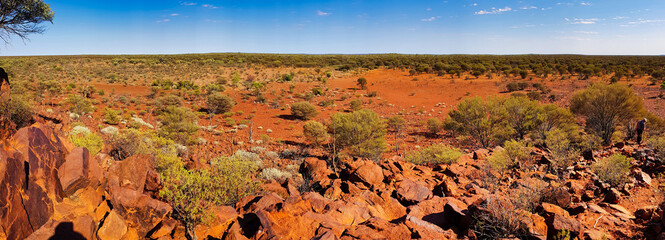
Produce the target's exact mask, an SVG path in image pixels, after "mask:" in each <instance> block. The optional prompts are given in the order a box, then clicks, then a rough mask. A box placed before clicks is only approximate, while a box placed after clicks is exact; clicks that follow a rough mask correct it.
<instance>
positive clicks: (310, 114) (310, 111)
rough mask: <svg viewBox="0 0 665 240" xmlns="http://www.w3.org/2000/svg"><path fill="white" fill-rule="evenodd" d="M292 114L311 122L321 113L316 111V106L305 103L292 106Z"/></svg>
mask: <svg viewBox="0 0 665 240" xmlns="http://www.w3.org/2000/svg"><path fill="white" fill-rule="evenodd" d="M291 114H292V115H293V116H295V117H297V118H300V119H303V120H309V119H312V118H314V117H316V115H318V114H319V112H318V111H317V110H316V107H315V106H314V105H312V104H311V103H309V102H305V101H303V102H297V103H294V104H293V106H291Z"/></svg>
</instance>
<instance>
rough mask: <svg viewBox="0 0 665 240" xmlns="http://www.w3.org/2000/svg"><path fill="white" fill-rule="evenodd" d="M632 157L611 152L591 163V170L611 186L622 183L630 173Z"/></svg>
mask: <svg viewBox="0 0 665 240" xmlns="http://www.w3.org/2000/svg"><path fill="white" fill-rule="evenodd" d="M631 160H632V158H629V157H626V156H624V155H621V154H613V155H612V156H609V157H607V158H603V159H600V160H599V161H597V162H595V163H593V165H591V170H593V172H594V173H595V174H596V175H597V176H598V178H599V179H600V180H602V181H604V182H606V183H609V184H610V185H612V186H619V185H620V184H622V183H624V182H625V181H626V179H627V177H628V173H630V167H631V164H630V161H631Z"/></svg>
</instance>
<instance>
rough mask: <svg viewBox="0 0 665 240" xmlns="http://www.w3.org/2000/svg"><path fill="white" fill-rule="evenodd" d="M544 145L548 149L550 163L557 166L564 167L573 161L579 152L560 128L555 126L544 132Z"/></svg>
mask: <svg viewBox="0 0 665 240" xmlns="http://www.w3.org/2000/svg"><path fill="white" fill-rule="evenodd" d="M545 145H546V146H547V148H548V149H549V150H550V154H551V157H552V159H551V160H552V163H553V164H554V166H555V167H557V168H565V167H568V166H571V165H573V164H574V163H575V160H576V159H577V158H578V156H579V152H578V151H577V150H576V149H575V148H573V147H572V144H571V141H570V139H569V138H568V136H567V135H566V132H564V131H563V130H561V129H558V128H555V129H553V130H550V131H549V132H547V133H546V140H545Z"/></svg>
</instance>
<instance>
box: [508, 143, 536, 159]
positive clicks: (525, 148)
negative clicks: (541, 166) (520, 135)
mask: <svg viewBox="0 0 665 240" xmlns="http://www.w3.org/2000/svg"><path fill="white" fill-rule="evenodd" d="M503 148H504V149H505V151H506V154H507V155H508V157H510V159H511V160H512V161H513V162H519V163H524V162H527V161H529V160H530V159H531V148H530V147H529V144H527V143H525V142H524V141H515V140H508V141H506V142H504V146H503Z"/></svg>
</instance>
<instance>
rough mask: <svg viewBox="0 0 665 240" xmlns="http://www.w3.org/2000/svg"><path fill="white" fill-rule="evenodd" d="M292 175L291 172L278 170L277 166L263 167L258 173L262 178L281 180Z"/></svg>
mask: <svg viewBox="0 0 665 240" xmlns="http://www.w3.org/2000/svg"><path fill="white" fill-rule="evenodd" d="M291 177H293V175H291V173H289V172H286V171H282V170H279V169H277V168H265V169H263V170H262V171H261V173H260V174H259V178H261V179H264V180H277V181H283V180H286V179H289V178H291Z"/></svg>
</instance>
